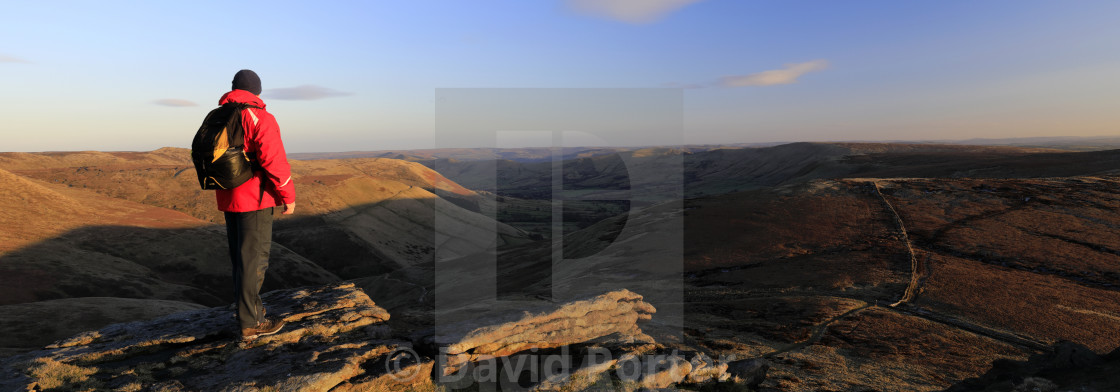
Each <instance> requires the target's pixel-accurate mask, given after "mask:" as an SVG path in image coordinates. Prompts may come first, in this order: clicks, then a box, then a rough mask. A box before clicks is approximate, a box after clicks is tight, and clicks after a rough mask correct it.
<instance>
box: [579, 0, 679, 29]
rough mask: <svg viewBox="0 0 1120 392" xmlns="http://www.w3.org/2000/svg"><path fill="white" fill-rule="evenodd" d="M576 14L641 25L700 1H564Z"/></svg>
mask: <svg viewBox="0 0 1120 392" xmlns="http://www.w3.org/2000/svg"><path fill="white" fill-rule="evenodd" d="M565 1H566V2H567V4H568V7H569V8H572V9H574V10H576V11H577V12H580V13H583V14H587V15H594V16H599V17H605V18H609V19H614V20H617V21H621V22H626V23H633V24H642V23H651V22H656V21H658V20H661V19H662V18H664V17H665V16H667V15H669V14H670V13H672V12H673V11H676V10H678V9H681V8H683V7H684V6H687V5H689V4H692V3H696V2H699V1H700V0H565Z"/></svg>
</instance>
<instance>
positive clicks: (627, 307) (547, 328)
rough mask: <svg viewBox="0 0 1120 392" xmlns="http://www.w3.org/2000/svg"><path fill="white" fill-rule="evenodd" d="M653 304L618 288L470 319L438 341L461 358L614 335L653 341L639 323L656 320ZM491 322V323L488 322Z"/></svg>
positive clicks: (440, 335)
mask: <svg viewBox="0 0 1120 392" xmlns="http://www.w3.org/2000/svg"><path fill="white" fill-rule="evenodd" d="M656 311H657V310H656V309H654V307H653V305H650V304H649V303H646V302H645V301H642V296H641V295H638V294H635V293H633V292H631V291H629V290H625V289H623V290H618V291H612V292H609V293H606V294H602V295H599V296H597V297H594V298H591V299H587V300H582V301H575V302H570V303H567V304H564V305H561V306H559V307H558V308H554V309H542V310H539V311H537V312H526V311H524V310H511V312H512V313H515V314H514V315H513V317H509V316H506V317H502V316H492V317H494V318H493V319H491V320H486V321H491V322H492V321H493V320H502V319H512V320H510V321H507V322H503V323H500V324H493V325H486V324H483V325H481V326H480V325H479V321H473V320H472V321H469V322H463V323H458V324H454V325H450V326H441V327H440V328H439V331H438V332H439V333H438V334H437V335H436V337H435V342H436V343H437V344H439V345H440V346H441V347H444V348H445V349H446V350H445V352H446V353H447V354H448V355H449V356H452V357H454V358H456V359H455V360H453V361H452V363H451V365H454V364H455V363H457V362H460V361H466V360H478V359H480V358H483V359H484V358H488V357H503V356H508V355H510V354H513V353H517V352H521V351H525V350H529V349H549V348H556V347H560V346H565V345H570V344H576V343H584V342H589V341H593V340H595V339H600V338H604V337H610V338H611V339H612V341H613V342H616V343H617V342H621V343H634V342H643V343H652V342H653V338H651V337H649V336H647V335H646V334H645V333H643V332H642V329H641V328H640V327H638V322H639V321H646V320H649V319H650V318H651V316H652V315H653V313H654V312H656ZM483 322H484V323H485V321H483Z"/></svg>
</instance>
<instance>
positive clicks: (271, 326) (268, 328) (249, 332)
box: [241, 320, 284, 339]
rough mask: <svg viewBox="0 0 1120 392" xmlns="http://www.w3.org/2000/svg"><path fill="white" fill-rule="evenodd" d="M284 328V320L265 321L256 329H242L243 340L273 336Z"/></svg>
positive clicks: (258, 324)
mask: <svg viewBox="0 0 1120 392" xmlns="http://www.w3.org/2000/svg"><path fill="white" fill-rule="evenodd" d="M280 328H284V321H283V320H265V321H262V322H259V323H257V326H256V327H249V328H241V338H242V339H255V338H257V337H258V336H265V335H272V334H274V333H277V332H280Z"/></svg>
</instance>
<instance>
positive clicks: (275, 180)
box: [215, 90, 296, 212]
mask: <svg viewBox="0 0 1120 392" xmlns="http://www.w3.org/2000/svg"><path fill="white" fill-rule="evenodd" d="M226 102H240V103H247V104H250V105H253V106H257V107H261V108H262V109H256V108H247V109H245V110H244V111H242V112H241V125H242V127H243V128H244V129H245V152H248V153H256V156H257V161H258V162H260V164H261V167H263V168H264V171H254V172H253V177H252V178H250V179H249V181H246V182H245V183H244V184H241V185H240V186H238V187H236V188H233V189H218V190H216V191H215V194H216V196H217V197H218V209H219V210H222V211H226V212H249V211H256V210H260V209H263V208H268V207H275V206H279V205H283V204H286V203H287V204H290V203H294V202H295V201H296V187H295V184H293V183H292V168H291V166H290V165H288V156H287V154H285V153H284V142H282V141H281V140H280V126H279V125H277V124H276V118H275V117H272V114H269V113H268V112H267V111H265V110H264V109H263V108H264V107H265V105H264V101H261V98H260V97H258V96H256V95H253V93H251V92H248V91H245V90H233V91H230V92H228V93H226V94H225V95H222V99H221V100H219V101H218V104H219V105H224V104H225V103H226ZM262 183H263V187H262Z"/></svg>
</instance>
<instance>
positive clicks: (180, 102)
mask: <svg viewBox="0 0 1120 392" xmlns="http://www.w3.org/2000/svg"><path fill="white" fill-rule="evenodd" d="M152 103H154V104H156V105H160V106H173V107H182V106H198V104H197V103H194V102H191V101H188V100H185V99H178V98H167V99H157V100H155V101H152Z"/></svg>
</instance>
